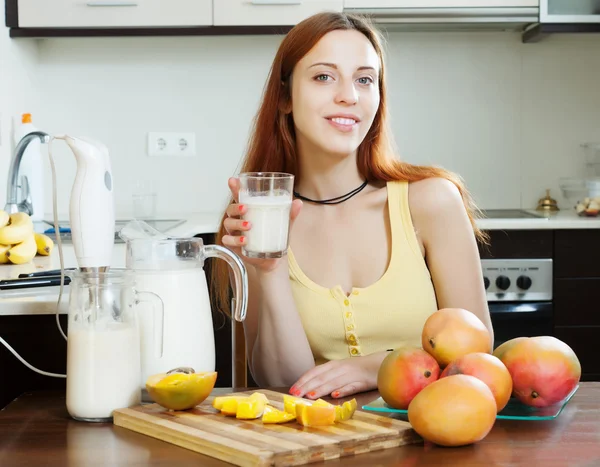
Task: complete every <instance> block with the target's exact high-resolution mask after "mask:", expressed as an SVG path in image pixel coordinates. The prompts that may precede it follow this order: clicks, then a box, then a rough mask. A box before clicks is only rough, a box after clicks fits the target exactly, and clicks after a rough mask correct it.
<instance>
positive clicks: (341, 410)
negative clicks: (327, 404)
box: [335, 399, 357, 422]
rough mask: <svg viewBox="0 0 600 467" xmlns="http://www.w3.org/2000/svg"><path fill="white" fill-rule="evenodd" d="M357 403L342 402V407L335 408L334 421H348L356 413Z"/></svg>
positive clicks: (350, 401)
mask: <svg viewBox="0 0 600 467" xmlns="http://www.w3.org/2000/svg"><path fill="white" fill-rule="evenodd" d="M356 407H357V403H356V399H352V400H349V401H346V402H344V403H343V404H342V405H336V406H335V421H336V422H345V421H346V420H350V419H351V418H352V416H353V415H354V412H355V411H356Z"/></svg>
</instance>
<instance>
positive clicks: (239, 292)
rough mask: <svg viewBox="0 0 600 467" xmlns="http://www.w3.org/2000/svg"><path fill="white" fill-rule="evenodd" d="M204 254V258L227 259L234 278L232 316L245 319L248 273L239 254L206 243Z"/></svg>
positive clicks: (236, 318) (240, 320)
mask: <svg viewBox="0 0 600 467" xmlns="http://www.w3.org/2000/svg"><path fill="white" fill-rule="evenodd" d="M204 255H205V257H206V258H220V259H223V260H225V261H227V264H229V267H231V269H232V270H233V277H234V280H235V290H234V301H235V310H234V313H233V317H234V319H235V320H236V321H239V322H242V321H244V319H246V310H247V309H248V274H247V272H246V266H244V263H243V262H242V260H241V259H240V258H239V256H237V255H236V254H235V253H233V252H232V251H230V250H228V249H227V248H224V247H222V246H220V245H206V246H205V247H204Z"/></svg>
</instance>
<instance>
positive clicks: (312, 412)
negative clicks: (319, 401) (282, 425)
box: [296, 404, 335, 426]
mask: <svg viewBox="0 0 600 467" xmlns="http://www.w3.org/2000/svg"><path fill="white" fill-rule="evenodd" d="M296 420H297V421H298V423H300V425H303V426H325V425H333V424H334V423H335V406H334V405H331V404H330V406H329V407H323V406H315V405H306V404H296Z"/></svg>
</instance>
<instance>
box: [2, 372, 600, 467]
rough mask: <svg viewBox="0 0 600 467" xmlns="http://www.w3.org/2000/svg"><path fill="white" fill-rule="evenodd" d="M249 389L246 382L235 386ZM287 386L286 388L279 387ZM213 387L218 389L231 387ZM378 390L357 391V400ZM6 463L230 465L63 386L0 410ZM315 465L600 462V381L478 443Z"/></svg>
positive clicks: (488, 466)
mask: <svg viewBox="0 0 600 467" xmlns="http://www.w3.org/2000/svg"><path fill="white" fill-rule="evenodd" d="M237 390H243V389H237ZM275 390H280V391H282V392H285V389H275ZM231 391H232V390H231V389H215V393H225V392H231ZM377 397H379V395H378V394H377V392H369V393H364V394H361V395H359V396H357V401H358V403H359V407H360V406H361V405H364V404H365V403H368V402H370V401H372V400H373V399H376V398H377ZM0 465H2V466H7V467H8V466H10V467H18V466H35V467H38V466H44V467H53V466H60V467H88V466H111V467H116V466H134V465H135V466H145V465H150V466H173V465H176V466H178V467H183V466H205V467H217V466H225V465H229V464H226V463H224V462H221V461H218V460H216V459H213V458H210V457H206V456H203V455H201V454H197V453H195V452H192V451H189V450H186V449H183V448H179V447H177V446H174V445H171V444H169V443H166V442H162V441H159V440H156V439H153V438H150V437H148V436H144V435H141V434H138V433H135V432H132V431H129V430H127V429H124V428H121V427H116V426H113V425H112V424H111V423H105V424H92V423H85V422H77V421H75V420H73V419H71V418H70V417H69V415H68V414H67V411H66V408H65V395H64V393H61V392H54V393H52V392H46V393H25V394H23V395H22V396H20V397H19V398H17V399H16V400H15V401H13V402H12V403H11V404H10V405H9V406H7V407H6V408H5V409H4V410H2V411H0ZM311 465H324V466H325V465H326V466H329V465H340V466H341V465H343V466H344V467H345V466H361V467H364V466H370V467H378V466H398V467H399V466H402V467H404V466H417V465H450V466H455V465H456V466H459V465H460V466H485V467H494V466H510V467H513V466H525V465H531V466H538V465H540V466H542V465H543V466H544V467H554V466H556V467H558V466H560V467H564V466H569V467H579V466H581V467H583V466H585V467H593V466H599V465H600V383H582V384H581V387H580V388H579V391H578V392H577V393H576V394H575V396H574V397H573V399H572V400H571V401H570V402H569V404H568V405H567V407H566V408H565V409H564V411H563V412H562V414H561V415H560V416H559V417H558V418H557V419H555V420H552V421H535V422H534V421H529V422H524V421H509V420H498V421H497V422H496V424H495V425H494V428H493V430H492V432H491V433H490V434H489V435H488V436H487V437H486V438H485V439H484V440H483V441H481V442H480V443H478V444H475V445H472V446H465V447H461V448H442V447H437V446H433V445H431V444H429V443H423V444H416V445H410V446H404V447H400V448H395V449H387V450H384V451H378V452H373V453H367V454H361V455H358V456H355V457H352V458H350V457H345V458H342V459H339V460H335V461H328V462H321V463H318V464H311Z"/></svg>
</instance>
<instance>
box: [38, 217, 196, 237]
mask: <svg viewBox="0 0 600 467" xmlns="http://www.w3.org/2000/svg"><path fill="white" fill-rule="evenodd" d="M132 220H133V219H118V220H116V221H115V243H123V240H121V237H119V232H120V231H121V229H122V228H123V227H124V226H125V225H126V224H127V223H128V222H130V221H132ZM143 220H144V222H146V223H147V224H148V225H150V226H151V227H154V228H155V229H156V230H159V231H161V232H166V231H167V230H169V229H172V228H174V227H177V226H178V225H181V224H183V223H184V222H185V220H183V219H143ZM58 227H59V229H60V231H61V236H60V239H61V240H62V241H63V242H66V243H68V242H70V241H71V227H70V223H69V221H65V220H60V219H59V220H58ZM34 229H35V231H36V232H40V233H45V234H46V235H48V236H49V237H50V238H52V239H53V240H56V234H55V232H54V221H53V220H44V221H37V222H34Z"/></svg>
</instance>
